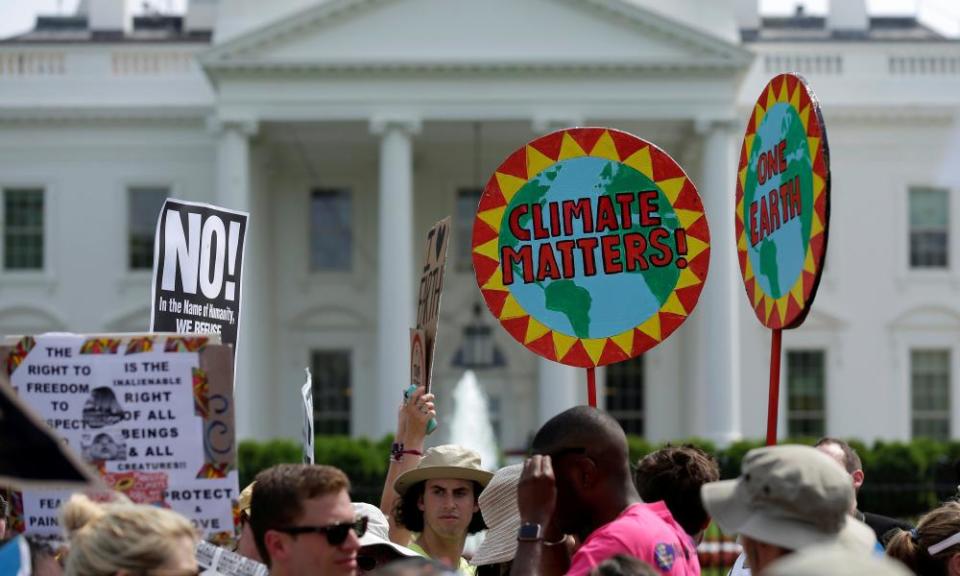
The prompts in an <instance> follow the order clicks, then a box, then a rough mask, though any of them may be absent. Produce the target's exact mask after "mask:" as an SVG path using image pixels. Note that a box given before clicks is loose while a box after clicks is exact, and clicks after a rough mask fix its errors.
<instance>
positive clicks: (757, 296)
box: [753, 280, 764, 308]
mask: <svg viewBox="0 0 960 576" xmlns="http://www.w3.org/2000/svg"><path fill="white" fill-rule="evenodd" d="M753 284H754V286H753V307H754V308H756V307H757V306H759V305H760V302H761V301H762V300H763V298H764V296H763V289H762V288H760V283H759V282H757V281H756V280H754V282H753Z"/></svg>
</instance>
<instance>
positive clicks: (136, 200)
mask: <svg viewBox="0 0 960 576" xmlns="http://www.w3.org/2000/svg"><path fill="white" fill-rule="evenodd" d="M169 194H170V191H169V190H167V189H166V188H153V187H145V186H144V187H134V188H130V189H129V190H128V191H127V196H128V198H129V203H128V206H129V212H128V214H127V227H128V230H127V234H128V236H127V254H128V256H127V258H128V265H129V266H130V269H131V270H152V269H153V240H154V237H155V234H156V229H157V219H158V218H159V217H160V210H161V208H163V203H164V201H165V200H166V199H167V196H169Z"/></svg>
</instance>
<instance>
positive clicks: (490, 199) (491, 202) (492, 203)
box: [477, 177, 507, 212]
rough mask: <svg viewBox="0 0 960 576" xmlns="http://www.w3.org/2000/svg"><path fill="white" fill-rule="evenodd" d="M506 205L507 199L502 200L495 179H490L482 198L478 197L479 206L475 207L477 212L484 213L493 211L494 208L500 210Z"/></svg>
mask: <svg viewBox="0 0 960 576" xmlns="http://www.w3.org/2000/svg"><path fill="white" fill-rule="evenodd" d="M506 205H507V199H506V198H504V197H503V193H502V192H500V184H498V183H497V179H496V177H491V178H490V180H489V181H488V182H487V187H486V189H485V190H484V192H483V196H481V197H480V205H479V206H477V212H486V211H487V210H493V209H494V208H500V207H501V206H506Z"/></svg>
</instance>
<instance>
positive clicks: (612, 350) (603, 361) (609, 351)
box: [598, 340, 630, 366]
mask: <svg viewBox="0 0 960 576" xmlns="http://www.w3.org/2000/svg"><path fill="white" fill-rule="evenodd" d="M629 358H630V357H629V356H627V353H626V352H624V351H623V350H621V349H620V347H619V346H617V345H616V344H614V343H613V340H607V343H606V344H604V345H603V352H601V353H600V362H598V364H599V365H600V366H606V365H607V364H613V363H615V362H623V361H624V360H629Z"/></svg>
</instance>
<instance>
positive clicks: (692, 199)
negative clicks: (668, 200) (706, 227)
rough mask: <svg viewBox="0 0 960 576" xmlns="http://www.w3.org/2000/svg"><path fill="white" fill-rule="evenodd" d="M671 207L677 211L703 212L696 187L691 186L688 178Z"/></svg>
mask: <svg viewBox="0 0 960 576" xmlns="http://www.w3.org/2000/svg"><path fill="white" fill-rule="evenodd" d="M673 207H674V208H675V209H678V210H696V211H699V212H703V202H701V201H700V195H699V194H697V187H696V186H694V185H693V182H691V181H690V179H689V178H688V179H687V181H686V182H684V183H683V188H681V189H680V193H679V194H677V201H676V202H674V203H673Z"/></svg>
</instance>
